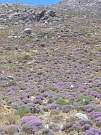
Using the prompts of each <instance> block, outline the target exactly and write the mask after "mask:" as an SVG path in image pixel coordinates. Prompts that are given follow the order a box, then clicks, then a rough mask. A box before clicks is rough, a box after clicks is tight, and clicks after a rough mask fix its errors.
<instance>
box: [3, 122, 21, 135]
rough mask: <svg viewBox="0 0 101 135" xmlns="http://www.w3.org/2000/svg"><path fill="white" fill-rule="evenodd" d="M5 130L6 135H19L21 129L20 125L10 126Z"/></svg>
mask: <svg viewBox="0 0 101 135" xmlns="http://www.w3.org/2000/svg"><path fill="white" fill-rule="evenodd" d="M4 130H5V134H8V135H13V134H15V133H18V132H19V127H18V125H13V124H12V125H8V126H6V127H5V128H4Z"/></svg>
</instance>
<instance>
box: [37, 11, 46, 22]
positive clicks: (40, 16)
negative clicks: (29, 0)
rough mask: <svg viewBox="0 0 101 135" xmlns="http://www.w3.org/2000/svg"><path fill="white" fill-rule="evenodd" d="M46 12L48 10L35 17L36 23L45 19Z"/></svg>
mask: <svg viewBox="0 0 101 135" xmlns="http://www.w3.org/2000/svg"><path fill="white" fill-rule="evenodd" d="M45 12H46V10H42V11H41V12H40V13H37V14H36V15H35V20H36V21H40V19H41V18H43V17H44V15H45Z"/></svg>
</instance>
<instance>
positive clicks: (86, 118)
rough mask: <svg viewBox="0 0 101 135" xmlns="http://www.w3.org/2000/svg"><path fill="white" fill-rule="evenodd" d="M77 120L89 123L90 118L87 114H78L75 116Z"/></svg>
mask: <svg viewBox="0 0 101 135" xmlns="http://www.w3.org/2000/svg"><path fill="white" fill-rule="evenodd" d="M74 116H75V117H76V118H78V119H80V120H83V121H89V119H88V117H87V115H86V114H83V113H76V114H75V115H74Z"/></svg>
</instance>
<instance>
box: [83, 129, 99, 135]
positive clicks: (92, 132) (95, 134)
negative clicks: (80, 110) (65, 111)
mask: <svg viewBox="0 0 101 135" xmlns="http://www.w3.org/2000/svg"><path fill="white" fill-rule="evenodd" d="M84 135H101V130H98V129H95V128H90V129H89V130H86V132H85V134H84Z"/></svg>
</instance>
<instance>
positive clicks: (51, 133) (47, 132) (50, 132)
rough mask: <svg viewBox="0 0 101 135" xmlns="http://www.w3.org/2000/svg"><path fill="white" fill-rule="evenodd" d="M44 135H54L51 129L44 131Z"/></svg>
mask: <svg viewBox="0 0 101 135" xmlns="http://www.w3.org/2000/svg"><path fill="white" fill-rule="evenodd" d="M42 135H54V133H53V131H52V130H50V129H44V130H43V133H42Z"/></svg>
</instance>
